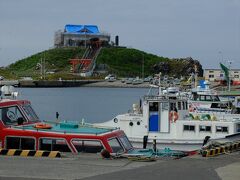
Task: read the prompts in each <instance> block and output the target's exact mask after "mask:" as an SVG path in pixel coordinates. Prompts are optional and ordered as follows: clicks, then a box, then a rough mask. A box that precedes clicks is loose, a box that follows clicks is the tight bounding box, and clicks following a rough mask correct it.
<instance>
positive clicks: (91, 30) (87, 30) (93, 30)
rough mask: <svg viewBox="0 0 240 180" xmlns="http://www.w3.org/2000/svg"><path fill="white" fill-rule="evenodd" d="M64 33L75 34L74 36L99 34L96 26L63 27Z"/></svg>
mask: <svg viewBox="0 0 240 180" xmlns="http://www.w3.org/2000/svg"><path fill="white" fill-rule="evenodd" d="M65 32H66V33H76V34H98V33H100V32H99V30H98V27H97V26H96V25H73V24H67V25H65Z"/></svg>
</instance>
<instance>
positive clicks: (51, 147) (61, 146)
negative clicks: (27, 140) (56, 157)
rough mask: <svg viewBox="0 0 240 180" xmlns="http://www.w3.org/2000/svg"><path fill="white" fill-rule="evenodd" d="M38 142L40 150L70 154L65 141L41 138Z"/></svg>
mask: <svg viewBox="0 0 240 180" xmlns="http://www.w3.org/2000/svg"><path fill="white" fill-rule="evenodd" d="M39 141H40V142H39V149H40V150H46V151H60V152H71V150H70V148H69V147H68V144H67V142H66V140H65V139H51V138H41V139H40V140H39Z"/></svg>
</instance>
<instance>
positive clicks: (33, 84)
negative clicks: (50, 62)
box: [19, 80, 102, 88]
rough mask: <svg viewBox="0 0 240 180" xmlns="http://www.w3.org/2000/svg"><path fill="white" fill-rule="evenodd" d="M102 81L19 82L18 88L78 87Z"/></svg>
mask: <svg viewBox="0 0 240 180" xmlns="http://www.w3.org/2000/svg"><path fill="white" fill-rule="evenodd" d="M101 81H102V80H61V81H43V80H41V81H19V87H44V88H46V87H80V86H83V85H85V84H91V83H96V82H101Z"/></svg>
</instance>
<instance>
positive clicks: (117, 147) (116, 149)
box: [108, 138, 124, 153]
mask: <svg viewBox="0 0 240 180" xmlns="http://www.w3.org/2000/svg"><path fill="white" fill-rule="evenodd" d="M108 144H109V145H110V147H111V148H112V151H113V153H121V152H123V151H124V149H123V147H122V146H121V144H120V143H119V141H118V139H117V138H112V139H109V140H108Z"/></svg>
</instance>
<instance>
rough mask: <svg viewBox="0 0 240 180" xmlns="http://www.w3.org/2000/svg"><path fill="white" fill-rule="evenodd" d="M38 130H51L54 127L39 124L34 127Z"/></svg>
mask: <svg viewBox="0 0 240 180" xmlns="http://www.w3.org/2000/svg"><path fill="white" fill-rule="evenodd" d="M34 128H36V129H51V128H52V126H51V125H49V124H44V123H38V124H36V125H35V126H34Z"/></svg>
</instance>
